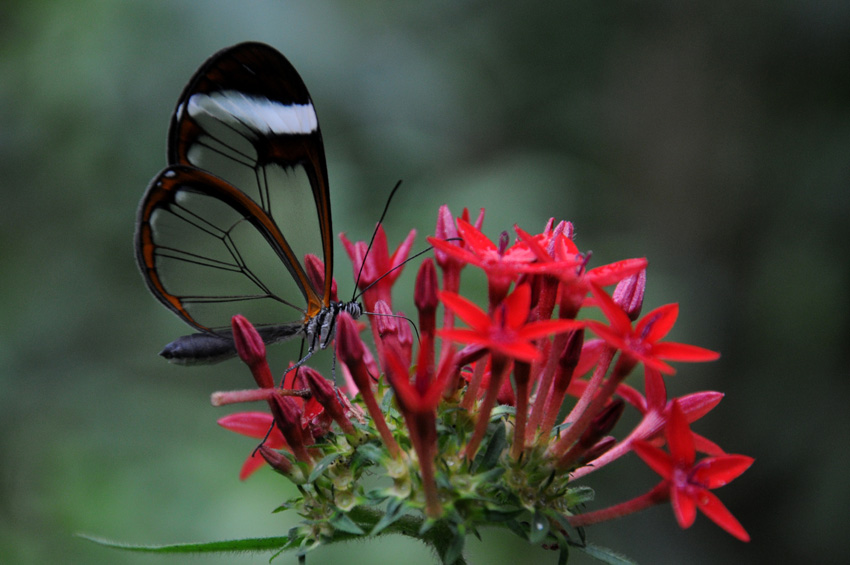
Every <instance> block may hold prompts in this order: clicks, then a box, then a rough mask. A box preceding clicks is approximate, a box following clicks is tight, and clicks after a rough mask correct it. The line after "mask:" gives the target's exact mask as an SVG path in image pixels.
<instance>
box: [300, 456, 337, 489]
mask: <svg viewBox="0 0 850 565" xmlns="http://www.w3.org/2000/svg"><path fill="white" fill-rule="evenodd" d="M340 457H342V454H341V453H331V454H330V455H327V456H325V457H323V458H322V460H321V461H319V462H318V463H316V466H315V467H313V470H312V471H311V472H310V476H309V477H307V482H308V483H312V482H313V481H315V480H316V479H318V478H319V477H320V476H321V475H322V473H324V472H325V470H326V469H327V468H328V467H330V466H331V463H333V462H334V461H336V460H337V459H339V458H340Z"/></svg>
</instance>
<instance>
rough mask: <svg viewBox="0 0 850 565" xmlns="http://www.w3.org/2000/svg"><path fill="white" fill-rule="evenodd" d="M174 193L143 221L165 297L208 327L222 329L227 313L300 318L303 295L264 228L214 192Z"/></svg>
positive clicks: (262, 320) (261, 320)
mask: <svg viewBox="0 0 850 565" xmlns="http://www.w3.org/2000/svg"><path fill="white" fill-rule="evenodd" d="M173 192H174V194H173V198H169V199H166V200H163V203H162V204H161V205H159V206H157V207H155V208H154V209H153V211H152V213H151V215H150V218H149V221H148V224H149V225H150V233H151V240H152V243H153V247H154V251H153V267H154V269H155V272H156V276H157V277H158V279H159V281H160V283H161V285H162V288H163V290H164V291H165V293H166V294H167V295H170V296H173V297H176V298H177V299H178V300H179V301H180V303H181V305H182V307H183V308H184V309H185V311H186V313H187V314H188V315H189V316H190V317H191V318H192V319H194V320H195V322H196V323H197V324H198V325H200V326H204V327H208V328H213V329H216V328H227V327H229V325H230V318H231V317H232V316H233V315H234V314H243V315H244V316H246V317H247V318H248V319H249V320H250V321H251V322H252V323H254V324H256V325H266V324H281V323H288V322H294V321H301V320H303V317H304V310H305V308H306V300H305V298H304V295H303V293H302V292H301V289H300V288H299V285H298V283H297V282H296V278H295V276H294V273H293V272H291V270H290V269H289V268H288V267H287V262H286V261H285V260H283V259H282V258H281V256H280V254H279V253H278V252H277V251H276V250H275V248H274V247H273V245H272V244H271V243H270V241H269V236H268V234H266V233H264V232H263V230H261V229H259V228H258V227H257V225H256V224H255V223H253V222H252V221H251V220H250V219H249V218H247V217H245V216H244V215H243V214H242V213H240V212H239V211H237V210H236V209H235V208H234V207H232V206H230V205H229V204H227V203H225V202H223V201H222V200H221V199H219V198H217V197H214V196H210V195H208V194H204V193H201V192H199V191H197V190H194V189H193V188H192V187H191V186H185V187H180V188H178V189H176V190H174V191H173Z"/></svg>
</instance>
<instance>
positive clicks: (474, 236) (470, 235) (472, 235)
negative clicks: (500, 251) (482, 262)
mask: <svg viewBox="0 0 850 565" xmlns="http://www.w3.org/2000/svg"><path fill="white" fill-rule="evenodd" d="M457 231H458V233H459V234H460V236H461V237H462V238H463V242H464V243H465V244H466V245H467V247H469V248H470V249H472V251H473V252H474V253H476V254H477V255H485V254H488V253H492V252H494V251H496V250H497V248H496V244H495V243H493V242H492V241H490V239H489V238H488V237H487V236H486V235H484V234H483V233H481V232H480V231H478V230H477V229H475V227H473V226H472V225H471V224H470V223H469V222H466V221H464V220H463V218H458V219H457Z"/></svg>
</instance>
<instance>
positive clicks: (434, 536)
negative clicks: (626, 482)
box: [214, 207, 753, 563]
mask: <svg viewBox="0 0 850 565" xmlns="http://www.w3.org/2000/svg"><path fill="white" fill-rule="evenodd" d="M482 220H483V211H482V213H481V214H480V215H479V217H478V218H477V220H476V221H475V222H474V223H473V222H471V220H470V217H469V214H468V212H467V211H464V213H463V215H462V217H460V218H457V219H455V218H453V217H452V215H451V213H450V212H449V210H448V208H446V207H442V208H441V209H440V212H439V216H438V221H437V229H436V235H435V236H434V237H429V238H427V239H428V242H429V244H430V245H431V246H433V250H434V254H433V255H434V257H433V259H431V258H427V259H425V260H423V261H422V262H421V263H420V265H419V271H418V274H417V277H416V284H415V290H414V303H415V306H416V309H417V313H418V319H417V320H416V322H417V323H416V327H415V328H411V324H410V322H409V321H408V320H407V319H406V318H404V317H403V316H398V315H394V314H395V313H394V311H393V306H392V286H393V283H394V281H395V280H396V278H397V277H398V275H399V274H400V272H401V270H402V269H401V268H400V267H401V266H402V265H403V264H404V261H405V259H406V257H407V255H408V253H409V250H410V248H411V245H412V243H413V238H414V235H415V234H414V233H413V232H411V234H410V235H409V236H408V238H406V240H405V241H404V242H403V243H402V245H401V246H400V247H399V248H398V249H397V250H396V251H395V252H394V253H392V254H390V252H389V248H388V246H387V242H386V236H385V235H384V233H383V231H382V230H381V229H380V228H379V229H378V232H377V237H376V239H375V244H374V245H373V247H372V248H371V250H370V251H368V252H367V246H366V244H365V243H362V242H358V243H351V242H349V241H348V240H346V239H344V243H345V248H346V250H347V252H348V254H349V256H350V258H351V260H352V264H353V266H354V270H355V276H357V275H358V273H359V284H360V287H361V289H363V290H364V294H363V301H364V303H365V307H366V310H367V312H368V313H369V315H368V316H367V319H368V325H369V327H370V328H371V339H364V338H363V337H362V331H363V329H364V328H365V325H364V324H362V323H360V322H358V321H355V320H353V319H351V317H349V316H348V315H347V314H345V313H343V314H340V315H339V318H338V320H337V321H336V338H335V351H336V356H337V359H338V360H339V362H340V366H341V368H342V372H343V373H344V375H345V378H346V383H345V384H344V385H343V386H342V387H340V388H337V387H336V386H335V385H334V384H333V382H332V381H331V380H328V379H326V378H324V377H323V376H322V375H320V374H319V373H318V372H316V371H315V370H313V369H310V368H308V367H306V366H302V367H300V368H298V369H297V370H290V371H287V372H286V373H285V380H284V382H283V383H282V386H276V385H275V382H274V379H273V377H272V373H271V370H270V368H269V365H268V363H267V362H266V357H265V346H264V344H263V342H262V339H261V338H260V337H259V335H258V334H257V333H256V331H255V330H254V329H253V327H252V326H251V324H250V323H249V322H248V321H247V320H246V319H245V318H243V317H241V316H236V317H234V319H233V334H234V336H235V338H236V344H237V349H238V351H239V355H240V357H241V359H242V360H243V361H244V362H245V363H246V364H247V365H248V367H249V368H250V370H251V372H252V374H253V375H254V378H255V380H256V382H257V384H258V386H259V390H251V391H232V392H222V393H216V395H214V403H215V404H218V405H222V404H230V403H234V402H242V401H248V400H264V401H266V402H267V403H268V405H269V411H268V412H243V413H237V414H233V415H230V416H226V417H224V418H222V419H221V420H220V421H219V423H220V424H221V425H222V426H224V427H225V428H227V429H230V430H232V431H235V432H238V433H241V434H244V435H247V436H250V437H253V438H257V439H259V440H261V443H260V446H259V447H258V448H256V449H255V450H254V451H253V453H252V454H251V456H250V457H249V458H248V460H247V461H246V462H245V464H244V466H243V467H242V472H241V474H240V477H241V478H246V477H247V476H249V475H250V474H251V473H252V472H254V471H255V470H256V469H257V468H258V467H260V466H263V465H264V464H266V463H267V464H268V465H270V466H271V467H272V468H273V469H275V470H276V471H278V472H279V473H281V474H283V475H285V476H286V477H288V478H289V479H290V480H291V481H293V482H294V483H296V484H297V485H299V491H300V493H301V496H300V497H299V498H298V499H296V500H293V501H289V502H288V503H286V504H285V505H284V507H286V508H293V509H295V510H296V511H297V512H298V513H299V514H300V515H301V516H303V517H304V521H303V523H302V525H301V526H300V527H299V528H296V530H293V532H291V534H290V537H289V538H287V539H288V542H287V544H286V546H287V547H297V548H300V550H301V551H302V552H303V551H306V550H308V549H310V548H312V547H315V546H316V545H318V544H320V543H328V542H333V541H335V540H341V539H351V537H352V536H360V535H377V534H378V533H389V532H394V533H403V534H406V535H413V536H415V537H418V538H420V539H423V540H425V541H426V542H428V543H431V544H433V545H434V546H435V548H436V549H437V550H438V552H439V554H440V556H441V559H442V560H443V562H444V563H453V562H455V561H457V560H458V559H460V556H461V551H462V547H463V539H464V537H465V536H466V535H467V534H468V533H474V532H475V531H476V529H477V528H480V527H482V526H496V527H506V528H508V529H510V530H511V531H512V532H514V533H516V534H517V535H520V536H522V537H524V538H525V539H527V540H529V541H530V542H532V543H537V544H544V545H545V546H547V547H550V548H560V549H561V550H562V555H565V553H563V552H565V551H566V548H567V547H568V546H575V547H581V546H582V543H583V540H584V534H583V532H582V528H583V527H585V526H588V525H591V524H595V523H598V522H601V521H606V520H611V519H614V518H619V517H622V516H625V515H628V514H632V513H635V512H638V511H640V510H642V509H645V508H647V507H649V506H651V505H655V504H658V503H661V502H664V501H668V500H669V501H671V502H672V507H673V511H674V513H675V516H676V519H677V521H678V522H679V524H680V526H681V527H683V528H687V527H689V526H690V525H691V524H692V523H693V522H694V520H695V517H696V510H697V509H699V510H700V511H702V512H703V513H704V514H705V515H706V516H708V517H709V518H710V519H711V520H713V521H714V522H715V523H717V524H718V525H719V526H720V527H721V528H723V529H724V530H726V531H727V532H729V533H730V534H732V535H733V536H735V537H736V538H738V539H741V540H743V541H747V540H748V539H749V536H748V534H747V532H746V531H745V530H744V528H743V527H742V526H741V524H740V523H739V522H738V521H737V520H736V519H735V518H734V517H733V516H732V514H731V513H730V512H729V511H728V510H727V509H726V508H725V507H724V506H723V504H722V503H721V502H720V501H719V499H718V498H717V497H716V496H715V495H714V494H712V493H711V492H710V490H711V489H715V488H717V487H719V486H722V485H724V484H726V483H727V482H729V481H730V480H732V479H734V478H735V477H737V476H738V475H740V474H741V473H743V472H744V471H745V470H746V469H747V468H748V467H749V466H750V465H751V464H752V462H753V460H752V458H750V457H746V456H743V455H728V454H726V453H725V452H724V451H723V450H722V449H721V448H720V447H718V446H717V445H716V444H714V443H713V442H711V441H709V440H708V439H706V438H703V437H701V436H699V435H697V434H696V433H694V432H692V431H691V429H690V424H691V423H693V422H694V421H695V420H697V419H699V418H701V417H702V416H704V415H705V414H706V413H708V412H709V411H710V410H711V409H713V408H714V407H715V406H716V405H717V404H718V403H719V402H720V400H721V398H722V396H723V395H722V394H721V393H719V392H696V393H692V394H688V395H685V396H682V397H679V398H673V399H670V398H668V396H667V392H666V388H665V383H664V377H665V376H669V375H672V374H674V372H675V370H674V368H673V367H672V366H671V365H670V364H669V362H671V361H680V362H681V361H687V362H699V361H711V360H714V359H717V357H718V354H717V353H715V352H713V351H710V350H707V349H703V348H701V347H696V346H693V345H686V344H682V343H675V342H671V341H666V340H665V337H666V336H667V334H668V333H669V332H670V330H671V329H672V327H673V325H674V323H675V321H676V318H677V315H678V305H677V304H667V305H665V306H661V307H659V308H656V309H654V310H652V311H651V312H649V313H647V314H645V315H644V316H642V317H641V316H640V312H641V309H642V306H643V297H644V288H645V284H646V267H647V261H646V260H645V259H627V260H623V261H619V262H616V263H611V264H607V265H603V266H599V267H595V268H590V255H589V254H588V253H582V252H580V251H579V249H578V248H577V246H576V244H575V243H574V241H573V227H572V224H570V223H568V222H561V223H557V224H556V223H555V222H554V220H550V221H549V223H548V224H547V225H546V227H545V228H544V230H543V231H542V233H539V234H530V233H527V232H525V231H523V230H522V229H520V228H518V227H515V231H516V238H515V239H514V242H513V244H510V237H509V235H508V234H507V233H503V234H502V235H501V237H500V238H499V241H498V242H492V241H491V240H489V239H488V238H487V237H486V236H485V235H483V234H482V233H481V231H480V228H481V224H482ZM469 265H472V266H474V267H475V268H478V269H481V270H482V271H483V272H484V273H485V274H486V280H487V283H488V300H487V304H486V305H482V306H479V305H477V304H476V303H475V302H473V301H471V300H470V299H468V298H466V297H464V296H462V295H461V294H460V279H461V271H463V269H464V268H466V267H467V266H469ZM393 269H394V270H393ZM391 270H392V271H391ZM390 271H391V274H390V275H389V276H383V278H381V277H382V275H384V274H386V273H388V272H390ZM438 271H439V273H438ZM319 272H320V270H319ZM438 275H441V276H438ZM440 279H442V285H441V284H440V282H439V280H440ZM609 287H614V288H613V291H612V292H609V291H608V290H606V289H607V288H609ZM441 306H442V312H441V319H440V320H439V323H438V314H440V307H441ZM587 311H596V313H595V314H593V318H595V319H593V318H588V317H587V316H585V315H584V314H585V312H587ZM600 311H601V314H602V316H599V315H598V313H599V312H600ZM603 317H604V319H605V321H604V322H603V321H598V320H599V319H602V318H603ZM459 322H462V324H460V323H459ZM416 328H418V331H413V330H414V329H416ZM369 342H371V343H373V345H374V350H372V348H371V347H370V346H369V345H367V343H369ZM636 368H642V373H643V380H644V386H643V387H642V390H643V392H640V391H639V390H638V388H635V387H633V386H631V385H629V384H626V383H625V379H626V377H628V376H629V375H630V374H631V373H633V372H634V370H635V369H636ZM626 405H629V406H631V407H632V408H633V409H635V410H636V411H637V412H638V413H639V415H640V418H639V421H638V423H637V425H636V426H634V428H633V429H631V430H630V431H627V432H621V433H619V434H617V435H614V433H613V432H614V429H615V427H616V426H617V424H618V421H619V419H620V416H621V414H622V413H623V411H624V409H625V408H626ZM618 430H619V429H618ZM618 438H619V439H618ZM665 444H666V446H667V450H666V451H665V450H664V449H662V447H663V446H664V445H665ZM630 452H634V453H636V454H637V455H638V456H639V457H640V458H641V459H642V460H643V461H645V462H646V464H647V465H648V466H649V467H650V468H652V469H653V470H654V471H656V472H657V473H658V474H659V475H660V476H661V481H660V482H659V483H658V484H657V485H656V486H654V487H652V488H651V489H650V490H649V491H647V492H645V493H644V494H639V495H638V496H636V497H635V498H633V499H631V500H628V501H625V502H621V503H619V504H617V505H615V506H611V507H609V508H603V509H594V510H590V511H586V512H585V511H584V509H585V507H587V506H589V505H588V504H587V503H588V502H589V501H591V500H592V498H593V491H592V490H591V489H590V488H589V487H588V486H586V484H585V483H586V482H587V481H586V480H585V477H586V476H587V475H589V474H591V473H593V472H595V471H597V470H599V469H601V468H603V467H605V466H607V465H609V464H611V463H613V462H615V461H617V460H618V459H619V458H621V457H623V456H624V455H626V454H628V453H630ZM697 452H701V453H703V454H705V455H707V457H705V458H703V459H701V460H699V461H697V459H696V453H697ZM378 469H380V470H378ZM375 475H379V476H381V477H384V478H383V481H382V482H379V484H374V483H375V479H374V477H375ZM367 476H369V477H371V478H370V479H369V480H365V479H366V478H367ZM412 511H413V514H411V512H412ZM417 516H418V518H417ZM577 532H578V534H577Z"/></svg>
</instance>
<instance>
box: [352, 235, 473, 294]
mask: <svg viewBox="0 0 850 565" xmlns="http://www.w3.org/2000/svg"><path fill="white" fill-rule="evenodd" d="M460 240H461V238H459V237H450V238H448V239H446V240H445V241H460ZM432 249H434V247H433V246H431V245H429V246H428V247H426V248H425V249H423V250H422V251H420V252H418V253H416V254H414V255H411V256H410V257H408V258H407V259H405V260H404V261H402V262H401V263H399V264H398V265H396V266H395V267H393V268H392V269H390V270H388V271H387V272H386V273H384V274H383V275H381V276H380V277H378V278H377V279H375V280H374V281H372V283H371V284H370V285H369V286H367V287H366V288H364V289H363V290H361V291H360V292H359V293H357V294H355V295H354V298H352V299H351V300H352V302H354V301H356V300H357V299H359V298H360V297H361V296H363V293H365V292H366V291H367V290H369V289H370V288H372V287H373V286H375V285H376V284H377V283H378V281H380V280H381V279H382V278H384V277H385V276H387V275H389V274H390V273H392V272H393V271H395V270H396V269H401V268H402V267H404V266H405V265H407V264H408V263H409V262H410V261H413V260H414V259H416V258H417V257H421V256H422V255H425V254H426V253H428V252H429V251H431V250H432ZM355 288H356V287H355Z"/></svg>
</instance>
